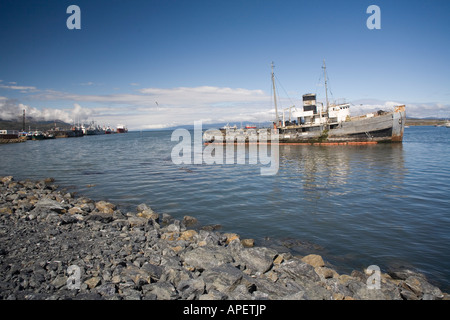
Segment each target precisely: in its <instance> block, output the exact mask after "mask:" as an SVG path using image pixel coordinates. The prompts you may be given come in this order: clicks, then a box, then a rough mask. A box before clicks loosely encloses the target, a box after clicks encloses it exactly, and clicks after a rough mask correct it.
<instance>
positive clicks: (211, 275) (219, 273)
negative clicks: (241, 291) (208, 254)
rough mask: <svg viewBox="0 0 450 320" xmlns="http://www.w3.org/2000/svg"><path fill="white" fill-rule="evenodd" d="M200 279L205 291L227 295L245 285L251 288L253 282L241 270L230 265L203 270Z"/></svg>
mask: <svg viewBox="0 0 450 320" xmlns="http://www.w3.org/2000/svg"><path fill="white" fill-rule="evenodd" d="M202 278H203V279H204V281H205V283H206V290H207V291H208V292H209V291H210V290H211V289H214V290H217V291H220V292H224V293H226V294H228V293H229V292H232V291H234V290H235V289H236V287H237V286H239V285H241V284H242V285H245V286H246V287H247V288H250V287H252V285H253V284H254V281H253V280H252V278H251V277H249V276H248V275H246V274H244V273H243V272H242V271H241V270H239V269H238V268H236V267H233V266H232V265H231V264H223V265H221V266H218V267H213V268H211V269H208V270H205V271H204V272H203V273H202Z"/></svg>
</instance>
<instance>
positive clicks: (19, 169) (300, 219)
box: [0, 127, 450, 292]
mask: <svg viewBox="0 0 450 320" xmlns="http://www.w3.org/2000/svg"><path fill="white" fill-rule="evenodd" d="M171 134H172V132H171V131H160V132H129V133H127V134H116V135H103V136H86V137H82V138H69V139H55V140H45V141H27V142H26V143H19V144H9V145H0V163H1V165H0V175H13V176H15V178H16V180H20V179H42V178H45V177H54V178H55V179H56V183H57V184H59V185H60V186H64V187H68V188H69V189H70V190H71V191H76V192H78V194H82V195H86V196H88V197H91V198H93V199H96V200H100V199H102V200H108V201H111V202H114V203H116V204H118V205H119V207H120V208H121V209H122V210H123V211H124V212H126V211H135V209H136V206H137V205H138V204H140V203H147V204H148V205H149V206H151V207H152V208H153V209H154V210H155V211H157V212H159V213H164V212H165V213H169V214H170V215H172V216H173V217H175V218H178V219H182V218H183V216H185V215H192V216H195V217H197V218H198V219H199V222H200V223H201V224H203V225H207V224H220V225H222V229H221V231H222V232H235V233H238V234H240V235H241V238H254V239H256V240H257V242H259V243H260V244H264V245H267V244H270V245H274V246H275V245H276V246H280V245H283V244H284V245H288V246H289V247H290V248H291V250H293V252H294V253H304V254H307V253H311V252H315V253H318V254H322V255H323V256H324V257H325V258H326V259H327V260H328V261H330V262H331V263H332V264H333V265H334V266H335V267H336V268H337V269H338V271H341V272H345V273H347V272H351V270H353V269H359V270H361V268H364V267H367V266H369V265H372V264H375V265H378V266H380V268H381V269H382V271H385V270H387V268H390V267H392V266H407V267H411V268H416V269H418V271H420V272H423V273H425V274H426V275H427V276H428V278H429V280H430V281H432V282H433V283H435V284H436V285H438V286H439V287H441V288H442V289H444V291H447V292H450V249H449V248H450V205H449V204H450V200H449V196H450V162H449V159H450V145H449V143H450V129H447V128H445V127H444V128H442V127H411V128H407V129H405V136H404V142H403V144H385V145H375V146H328V147H319V146H280V150H279V156H280V168H279V171H278V174H277V175H274V176H262V175H261V174H260V168H261V165H260V164H257V165H250V164H246V165H242V164H226V165H225V164H224V165H206V164H203V165H195V164H182V165H175V164H174V163H173V162H172V160H171V151H172V148H173V147H174V146H175V145H176V144H177V142H171V139H170V138H171ZM88 185H95V186H93V187H92V186H91V187H89V186H88ZM268 239H270V240H268ZM279 248H281V247H279Z"/></svg>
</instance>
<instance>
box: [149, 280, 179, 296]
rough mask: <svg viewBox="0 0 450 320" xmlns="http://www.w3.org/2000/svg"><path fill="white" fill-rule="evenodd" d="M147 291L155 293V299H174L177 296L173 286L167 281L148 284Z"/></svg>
mask: <svg viewBox="0 0 450 320" xmlns="http://www.w3.org/2000/svg"><path fill="white" fill-rule="evenodd" d="M148 292H150V293H153V294H155V295H156V298H157V300H175V299H176V298H177V296H178V295H177V292H176V289H175V287H174V286H173V285H172V284H171V283H170V282H167V281H158V282H156V283H152V284H150V285H148Z"/></svg>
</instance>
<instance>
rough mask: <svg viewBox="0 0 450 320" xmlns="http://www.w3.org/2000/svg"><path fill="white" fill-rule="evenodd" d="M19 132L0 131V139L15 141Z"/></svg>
mask: <svg viewBox="0 0 450 320" xmlns="http://www.w3.org/2000/svg"><path fill="white" fill-rule="evenodd" d="M17 138H19V131H17V130H0V139H17Z"/></svg>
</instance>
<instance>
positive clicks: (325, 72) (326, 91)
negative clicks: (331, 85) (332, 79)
mask: <svg viewBox="0 0 450 320" xmlns="http://www.w3.org/2000/svg"><path fill="white" fill-rule="evenodd" d="M322 69H323V74H324V78H325V98H326V100H327V114H328V87H327V66H326V65H325V59H323V67H322Z"/></svg>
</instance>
